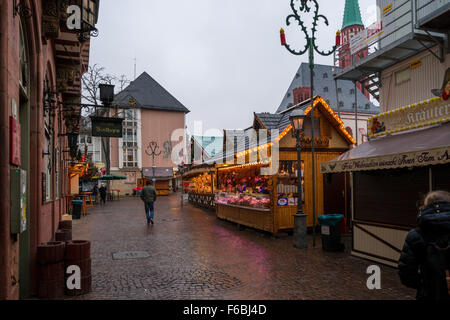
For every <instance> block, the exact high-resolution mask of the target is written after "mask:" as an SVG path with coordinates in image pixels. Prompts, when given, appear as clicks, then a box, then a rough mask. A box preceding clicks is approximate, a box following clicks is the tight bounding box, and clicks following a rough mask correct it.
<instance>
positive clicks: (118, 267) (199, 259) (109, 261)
mask: <svg viewBox="0 0 450 320" xmlns="http://www.w3.org/2000/svg"><path fill="white" fill-rule="evenodd" d="M73 236H74V239H77V240H90V241H91V242H92V248H91V251H92V253H91V255H92V277H93V284H92V286H93V292H92V293H91V294H89V295H86V296H83V297H81V298H80V299H225V300H228V299H230V300H233V299H245V300H247V299H252V300H253V299H255V300H265V299H274V300H290V299H298V300H301V299H413V298H414V295H415V293H414V292H413V291H411V290H409V289H405V288H404V287H403V286H402V285H401V284H400V281H399V279H398V276H397V273H396V270H395V269H392V268H389V267H384V266H382V267H381V268H382V290H378V291H370V290H368V289H367V288H366V281H367V277H368V275H366V269H367V267H368V266H369V265H371V264H372V263H370V262H368V261H365V260H362V259H358V258H355V257H351V256H350V255H349V254H348V253H337V254H335V253H324V252H322V249H321V248H320V238H318V247H317V248H315V249H312V248H310V249H308V250H298V249H295V248H294V247H293V245H292V237H289V236H287V235H286V236H283V237H279V238H273V237H271V236H270V235H268V234H264V233H261V232H258V231H254V230H250V229H242V230H241V231H239V230H238V229H237V227H236V225H234V224H232V223H228V222H225V221H221V220H218V219H216V217H215V215H214V213H212V212H207V211H203V210H201V209H198V208H194V207H192V206H191V205H185V206H184V207H181V203H180V196H179V195H174V196H170V197H166V198H163V197H159V198H158V201H157V203H156V219H155V225H154V226H150V227H147V225H146V219H145V213H144V209H143V204H142V202H141V200H140V199H139V198H127V199H123V200H120V201H116V202H109V203H107V205H106V206H104V207H100V206H97V207H96V208H95V209H90V210H89V214H88V216H87V217H83V218H82V219H81V220H78V221H74V234H73Z"/></svg>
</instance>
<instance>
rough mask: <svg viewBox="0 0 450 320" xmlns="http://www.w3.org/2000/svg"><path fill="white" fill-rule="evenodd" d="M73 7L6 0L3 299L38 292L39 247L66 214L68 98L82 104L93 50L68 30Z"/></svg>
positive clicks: (0, 23)
mask: <svg viewBox="0 0 450 320" xmlns="http://www.w3.org/2000/svg"><path fill="white" fill-rule="evenodd" d="M19 4H20V5H19ZM15 5H16V6H15ZM68 5H69V1H51V0H49V1H37V0H23V1H20V3H19V2H15V1H0V106H1V109H2V112H1V116H0V128H1V135H0V136H1V138H0V139H1V143H0V148H1V153H2V154H3V155H4V156H3V157H1V160H0V176H1V184H2V186H4V188H2V192H1V193H0V194H1V195H0V197H1V201H0V206H1V215H0V254H1V259H0V299H18V298H27V297H29V296H31V295H34V294H36V293H37V264H36V254H37V246H38V245H39V244H41V243H44V242H48V241H51V240H53V239H54V235H55V232H56V230H57V229H58V223H59V221H60V219H61V216H62V215H63V214H65V213H66V212H67V205H68V204H67V202H66V199H65V198H66V197H65V195H66V194H67V188H68V160H69V157H70V154H69V152H68V140H67V137H66V133H69V132H75V131H76V130H77V128H78V126H79V123H78V121H79V113H77V108H70V110H67V109H65V107H64V103H74V104H76V103H80V102H81V84H80V77H81V75H82V74H83V73H84V72H85V71H86V70H87V67H88V64H89V47H90V41H89V38H88V37H87V38H83V39H82V40H80V38H79V34H78V33H77V32H75V31H69V30H67V28H65V27H64V26H65V23H66V19H67V15H66V14H65V12H67V6H68Z"/></svg>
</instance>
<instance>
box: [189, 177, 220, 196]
mask: <svg viewBox="0 0 450 320" xmlns="http://www.w3.org/2000/svg"><path fill="white" fill-rule="evenodd" d="M213 183H214V182H213V179H212V177H211V174H210V173H207V172H205V173H203V174H201V175H198V176H196V177H194V178H193V179H192V180H191V182H190V185H189V191H190V192H193V193H197V194H211V193H213Z"/></svg>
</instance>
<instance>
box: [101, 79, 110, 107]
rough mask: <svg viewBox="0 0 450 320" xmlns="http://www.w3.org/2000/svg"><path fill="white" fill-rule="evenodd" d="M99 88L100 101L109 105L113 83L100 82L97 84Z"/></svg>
mask: <svg viewBox="0 0 450 320" xmlns="http://www.w3.org/2000/svg"><path fill="white" fill-rule="evenodd" d="M98 87H99V89H100V101H101V102H102V103H103V104H104V105H105V106H107V105H110V104H111V103H112V102H113V100H114V85H112V84H104V83H101V84H99V85H98Z"/></svg>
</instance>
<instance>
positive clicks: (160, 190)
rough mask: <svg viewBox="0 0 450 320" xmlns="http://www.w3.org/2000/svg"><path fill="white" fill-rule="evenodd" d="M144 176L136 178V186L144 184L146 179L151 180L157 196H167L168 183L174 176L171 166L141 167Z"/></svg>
mask: <svg viewBox="0 0 450 320" xmlns="http://www.w3.org/2000/svg"><path fill="white" fill-rule="evenodd" d="M142 176H143V177H144V178H142V179H139V180H138V188H142V187H144V186H145V185H146V182H147V180H153V181H154V182H155V184H154V186H155V188H156V194H157V195H158V196H168V195H169V193H170V183H171V181H172V179H173V177H174V175H173V168H166V167H150V168H143V169H142Z"/></svg>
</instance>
